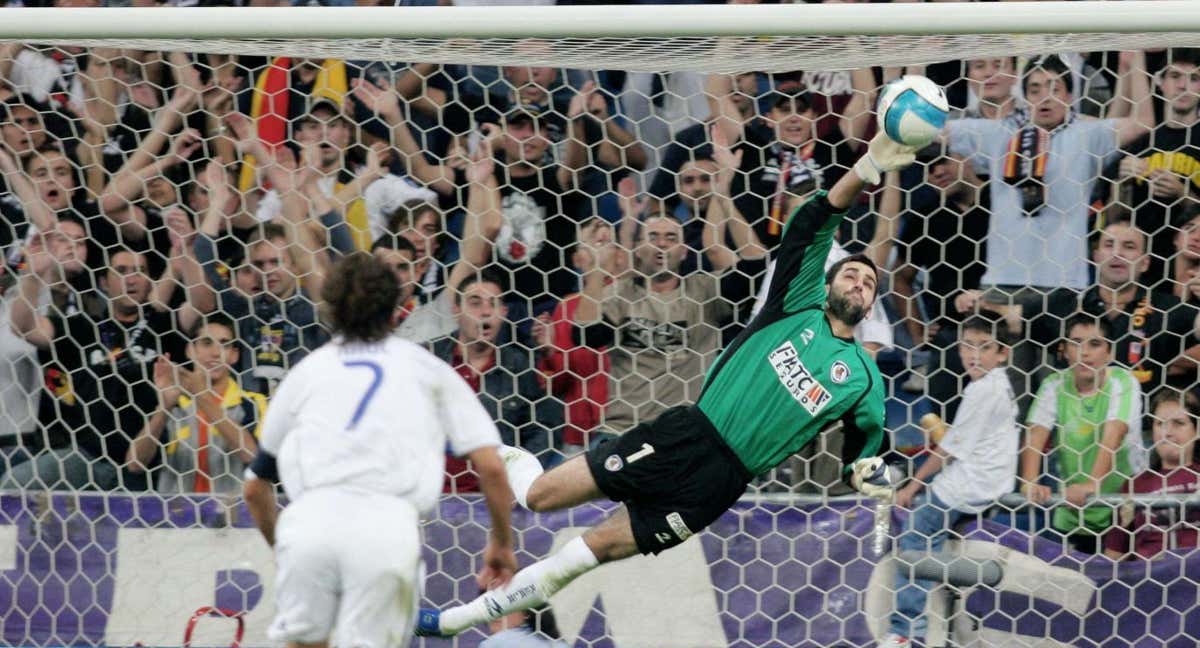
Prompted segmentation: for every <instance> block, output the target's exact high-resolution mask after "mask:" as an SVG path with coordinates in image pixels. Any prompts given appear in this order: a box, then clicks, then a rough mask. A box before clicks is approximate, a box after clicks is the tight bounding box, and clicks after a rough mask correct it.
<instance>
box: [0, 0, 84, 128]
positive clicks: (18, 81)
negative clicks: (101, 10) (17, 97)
mask: <svg viewBox="0 0 1200 648" xmlns="http://www.w3.org/2000/svg"><path fill="white" fill-rule="evenodd" d="M95 4H99V3H95ZM80 59H83V60H87V50H85V49H84V48H82V47H54V46H44V47H37V46H29V45H26V44H24V43H5V44H4V45H3V46H0V79H6V80H8V82H9V83H11V84H12V86H13V89H14V90H16V91H17V92H20V93H26V94H29V95H30V96H31V97H33V99H34V100H35V101H39V102H53V103H54V104H55V106H56V107H57V108H60V109H65V108H67V107H69V106H71V105H82V104H83V101H84V98H85V97H84V90H83V78H84V77H85V76H86V75H85V74H81V72H82V71H81V70H80V65H79V60H80Z"/></svg>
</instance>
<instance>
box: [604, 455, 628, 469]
mask: <svg viewBox="0 0 1200 648" xmlns="http://www.w3.org/2000/svg"><path fill="white" fill-rule="evenodd" d="M624 467H625V462H624V461H621V456H620V455H615V454H613V455H608V458H607V459H605V460H604V469H605V470H607V471H608V472H617V471H618V470H620V469H622V468H624Z"/></svg>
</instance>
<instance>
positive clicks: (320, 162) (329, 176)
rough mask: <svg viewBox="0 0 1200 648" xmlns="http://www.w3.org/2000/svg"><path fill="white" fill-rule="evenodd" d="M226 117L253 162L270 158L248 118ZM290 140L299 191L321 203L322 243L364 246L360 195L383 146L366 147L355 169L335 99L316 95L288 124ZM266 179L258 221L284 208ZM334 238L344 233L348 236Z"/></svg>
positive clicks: (379, 173) (376, 171)
mask: <svg viewBox="0 0 1200 648" xmlns="http://www.w3.org/2000/svg"><path fill="white" fill-rule="evenodd" d="M228 121H229V123H230V124H233V125H234V129H235V132H236V133H237V135H238V137H239V138H241V139H245V140H246V141H247V142H248V143H249V144H250V146H249V147H248V149H247V150H248V152H249V153H250V154H251V155H253V156H254V159H255V160H265V159H267V158H269V157H271V154H270V153H269V150H268V149H267V148H266V147H265V146H262V145H261V140H259V139H258V138H257V137H255V135H254V130H255V129H254V128H253V125H252V124H250V122H249V121H247V120H245V119H240V118H233V119H231V120H228ZM292 142H293V143H294V144H295V146H296V148H297V150H298V151H299V159H298V162H299V165H298V166H299V168H301V169H303V170H304V171H305V172H306V173H307V174H309V176H310V177H308V178H306V181H305V183H304V184H303V185H302V186H301V189H302V190H303V191H304V192H305V196H306V197H307V198H308V200H310V201H311V202H313V203H314V204H319V205H321V206H323V207H325V209H321V212H322V217H321V223H322V225H323V226H324V229H325V230H326V232H327V233H328V239H329V240H328V241H325V240H324V238H325V237H324V235H323V237H322V242H323V243H324V244H325V245H330V246H332V247H333V248H334V249H335V250H337V251H338V252H339V253H345V252H347V251H349V250H351V249H359V248H367V247H369V241H370V240H371V239H370V227H369V223H368V220H367V209H366V204H365V202H364V201H363V200H362V195H363V192H364V191H365V189H366V188H367V187H368V186H370V185H371V184H372V183H374V182H375V181H376V180H378V179H379V178H381V177H383V175H384V168H383V162H382V159H381V155H382V154H383V150H384V147H383V146H376V147H372V148H369V149H367V157H366V163H365V164H364V165H363V166H361V167H360V168H359V169H358V170H357V173H355V172H354V171H353V170H352V169H351V167H350V162H349V160H348V159H347V152H348V151H349V149H350V147H351V145H352V144H353V132H352V130H351V125H350V123H349V122H348V121H347V119H346V117H345V116H344V115H343V114H342V111H341V108H340V107H339V106H338V105H337V104H336V103H334V102H333V101H331V100H329V99H326V98H320V97H318V98H314V99H311V100H310V106H309V108H308V110H307V111H306V112H305V113H304V114H303V115H302V116H301V117H299V118H297V120H296V121H295V123H294V124H293V126H292ZM267 178H268V181H270V182H271V183H272V185H273V186H272V189H270V190H269V191H267V192H266V194H264V195H263V197H262V199H261V200H260V202H259V203H258V209H257V213H256V214H255V217H256V218H257V220H259V221H260V222H268V221H271V220H274V219H276V218H277V217H279V216H280V215H281V212H282V211H283V201H282V198H281V196H280V192H279V190H278V188H277V187H276V186H274V185H275V182H274V175H273V174H272V173H271V172H270V171H269V170H268V171H267ZM318 194H319V196H318ZM343 230H344V231H343ZM338 237H349V240H345V239H339V238H338Z"/></svg>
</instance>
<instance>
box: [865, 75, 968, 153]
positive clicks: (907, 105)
mask: <svg viewBox="0 0 1200 648" xmlns="http://www.w3.org/2000/svg"><path fill="white" fill-rule="evenodd" d="M949 112H950V104H949V103H948V102H947V101H946V92H945V91H944V90H942V87H941V86H939V85H938V84H936V83H934V82H933V81H930V80H929V79H927V78H925V77H923V76H920V75H917V74H908V75H905V76H902V77H900V78H899V79H896V80H895V81H892V82H891V83H888V84H887V85H885V86H883V92H881V93H879V105H878V106H877V107H876V109H875V115H876V119H878V121H879V129H880V130H882V131H883V132H884V133H886V134H887V136H888V137H890V138H892V140H893V141H896V142H899V143H901V144H904V145H906V146H915V147H918V148H919V147H922V146H926V145H928V144H930V143H931V142H933V140H935V139H937V136H938V133H941V132H942V127H944V126H945V125H946V115H947V113H949Z"/></svg>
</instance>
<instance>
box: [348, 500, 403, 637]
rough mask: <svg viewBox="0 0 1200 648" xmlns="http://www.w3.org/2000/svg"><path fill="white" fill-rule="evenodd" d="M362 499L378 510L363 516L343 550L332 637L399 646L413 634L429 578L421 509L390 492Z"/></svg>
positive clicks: (369, 506) (367, 504) (367, 506)
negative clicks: (425, 574)
mask: <svg viewBox="0 0 1200 648" xmlns="http://www.w3.org/2000/svg"><path fill="white" fill-rule="evenodd" d="M363 504H364V505H365V506H364V508H369V509H371V510H373V511H375V515H370V516H367V515H362V516H361V522H362V524H357V525H355V528H354V529H353V530H352V533H354V535H355V536H357V537H356V539H355V540H354V541H353V542H347V543H346V544H345V550H344V551H343V552H342V554H341V561H340V565H341V571H342V593H341V604H340V606H339V607H338V614H337V630H336V631H335V634H334V642H333V643H334V645H336V646H350V647H354V648H400V647H402V646H407V645H408V644H409V641H410V637H411V636H412V632H413V625H414V621H415V619H416V614H417V605H418V603H419V599H420V586H421V582H422V581H423V580H424V579H423V575H422V571H423V569H422V565H421V538H420V532H419V530H418V526H417V525H418V519H417V515H416V511H415V510H414V509H413V508H412V507H411V506H409V505H408V504H406V503H402V502H398V501H396V500H395V498H390V497H378V496H376V497H374V498H372V499H370V500H365V501H364V502H363ZM352 524H353V523H352ZM368 527H371V528H370V529H368Z"/></svg>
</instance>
